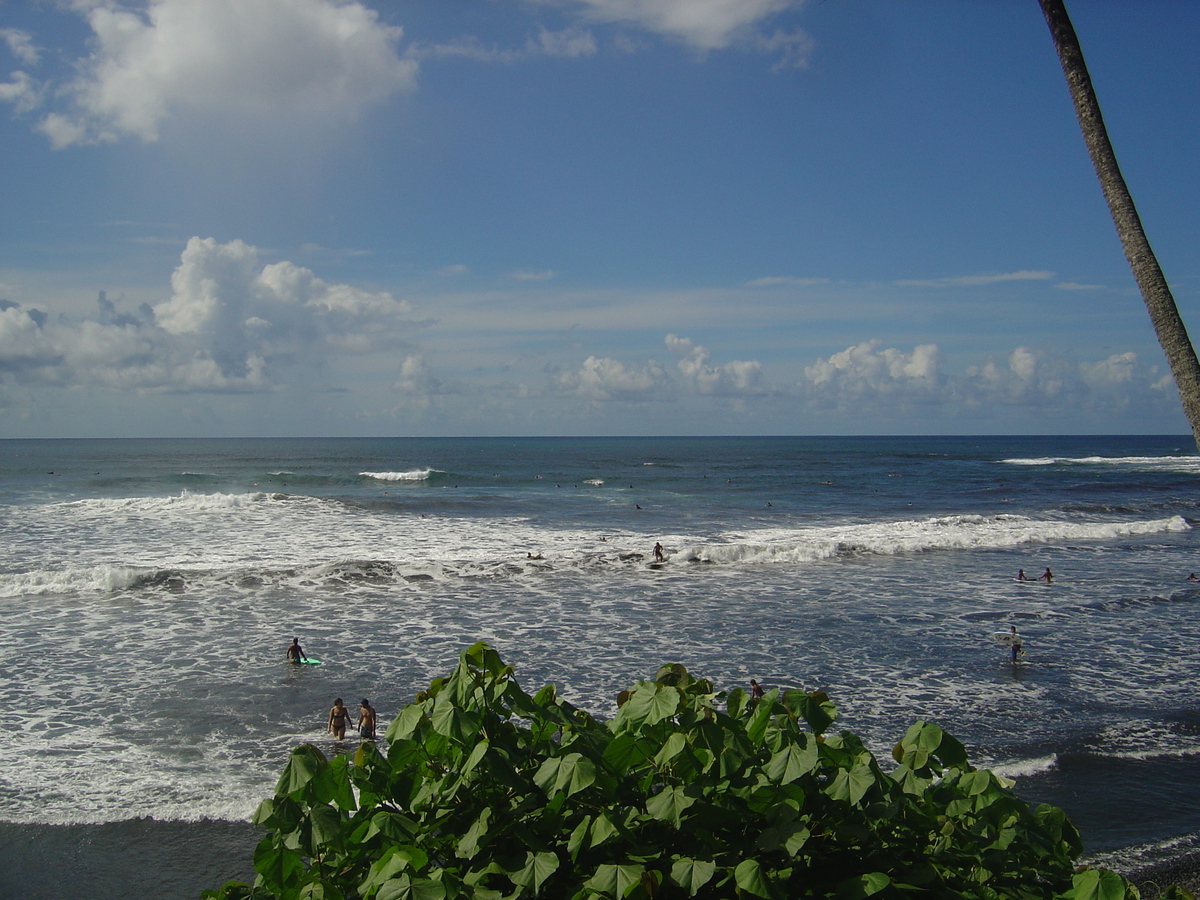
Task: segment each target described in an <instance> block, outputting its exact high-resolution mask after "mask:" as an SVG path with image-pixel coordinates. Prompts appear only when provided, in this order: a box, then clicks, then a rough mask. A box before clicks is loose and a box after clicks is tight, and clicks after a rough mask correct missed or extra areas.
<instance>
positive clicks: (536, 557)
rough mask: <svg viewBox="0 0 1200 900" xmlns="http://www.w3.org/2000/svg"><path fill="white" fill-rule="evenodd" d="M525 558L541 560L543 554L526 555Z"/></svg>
mask: <svg viewBox="0 0 1200 900" xmlns="http://www.w3.org/2000/svg"><path fill="white" fill-rule="evenodd" d="M525 558H526V559H541V558H542V554H540V553H526V554H525Z"/></svg>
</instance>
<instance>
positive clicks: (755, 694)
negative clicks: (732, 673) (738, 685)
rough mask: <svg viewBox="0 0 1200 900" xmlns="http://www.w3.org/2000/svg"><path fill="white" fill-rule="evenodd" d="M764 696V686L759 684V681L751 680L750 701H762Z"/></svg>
mask: <svg viewBox="0 0 1200 900" xmlns="http://www.w3.org/2000/svg"><path fill="white" fill-rule="evenodd" d="M762 696H763V688H762V685H761V684H759V683H758V682H757V681H755V680H754V679H753V678H751V679H750V699H751V700H761V699H762Z"/></svg>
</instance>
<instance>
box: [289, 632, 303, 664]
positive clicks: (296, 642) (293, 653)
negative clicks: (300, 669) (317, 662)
mask: <svg viewBox="0 0 1200 900" xmlns="http://www.w3.org/2000/svg"><path fill="white" fill-rule="evenodd" d="M305 659H308V657H307V656H305V655H304V649H303V648H302V647H301V646H300V638H297V637H294V638H292V643H291V645H290V646H289V647H288V648H287V661H288V662H290V663H296V664H297V665H299V664H300V662H301V661H302V660H305Z"/></svg>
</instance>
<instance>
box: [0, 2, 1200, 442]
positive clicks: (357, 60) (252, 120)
mask: <svg viewBox="0 0 1200 900" xmlns="http://www.w3.org/2000/svg"><path fill="white" fill-rule="evenodd" d="M1030 5H1031V7H1032V8H1033V11H1032V13H1030V12H1029V11H1028V10H1022V11H1021V12H1020V13H1017V12H1014V11H1012V10H984V11H980V10H976V11H971V12H964V11H962V10H961V9H959V10H958V12H956V13H955V16H954V18H955V21H954V22H953V23H952V24H953V26H954V28H957V29H959V30H960V31H961V32H966V33H968V34H974V35H983V34H992V33H994V32H996V30H997V29H1006V30H1005V31H1003V32H1002V36H1003V37H1004V38H1006V39H1008V41H1007V43H1005V42H1003V41H1001V42H999V43H1000V45H999V46H996V47H994V48H993V53H994V55H993V56H991V57H989V58H988V62H990V64H991V65H992V66H993V67H994V68H996V69H997V71H992V72H989V71H988V70H987V66H986V65H982V66H980V67H979V71H978V72H975V73H973V74H968V70H966V69H962V68H961V67H960V66H961V64H962V62H963V60H965V59H966V58H967V57H969V56H970V55H971V54H968V53H965V51H964V55H963V57H962V60H960V59H958V58H954V56H953V53H952V52H951V50H950V49H948V45H946V44H943V43H939V42H948V41H951V40H952V39H953V38H954V37H955V33H954V31H953V29H951V28H949V27H948V26H946V24H945V23H944V22H943V23H940V24H939V23H937V22H935V20H936V19H937V18H938V10H937V9H934V10H932V15H928V14H926V16H925V18H922V17H921V16H922V14H921V13H919V12H900V11H896V10H890V11H881V10H878V9H876V8H875V7H873V6H864V5H863V4H858V3H850V4H849V7H847V8H841V7H839V8H838V9H829V8H825V7H821V8H819V9H818V8H816V7H814V6H813V5H809V4H805V3H802V2H795V0H528V2H515V0H514V2H511V3H464V4H460V5H455V6H454V7H453V8H448V7H447V6H446V5H444V4H438V3H436V2H434V0H425V2H416V3H413V4H411V5H409V6H406V7H401V8H392V7H385V6H381V5H376V4H368V3H363V2H337V0H257V2H255V3H253V4H246V3H244V2H239V0H149V2H115V0H75V2H73V3H70V4H64V5H60V6H56V7H41V8H31V9H28V10H21V11H17V10H14V9H13V8H11V7H0V38H2V39H3V50H2V51H0V56H3V55H4V54H6V55H7V59H6V60H5V61H6V62H7V63H8V65H7V71H8V75H7V77H6V78H5V79H4V80H3V81H0V103H4V104H6V105H7V107H8V109H9V111H10V117H9V119H8V121H7V122H5V123H4V124H3V127H4V128H5V129H6V137H7V138H9V141H8V143H9V144H11V145H13V146H14V147H15V148H16V150H15V152H14V154H13V164H12V165H10V166H8V167H7V168H8V170H9V174H8V176H6V182H5V183H6V188H8V193H9V195H10V196H15V198H16V200H17V201H18V202H17V203H16V204H10V207H13V208H10V209H9V211H8V212H6V213H4V216H5V219H4V233H5V235H6V236H5V238H4V240H3V241H0V436H8V437H18V436H37V435H47V436H70V435H89V434H114V435H120V434H255V433H262V434H505V433H530V434H553V433H563V434H587V433H629V434H641V433H645V434H652V433H739V432H745V433H882V432H910V433H911V432H925V433H938V432H960V433H962V432H967V433H970V432H992V431H1001V432H1003V431H1017V432H1064V431H1068V432H1069V431H1080V432H1089V431H1091V432H1102V431H1180V432H1182V431H1185V430H1186V425H1185V423H1184V420H1183V417H1182V414H1181V412H1180V411H1179V408H1178V406H1179V403H1178V398H1177V395H1176V394H1175V391H1174V386H1173V384H1172V383H1171V380H1170V377H1169V375H1168V374H1167V373H1166V368H1165V364H1164V363H1163V362H1162V361H1161V354H1160V353H1158V352H1157V349H1156V347H1155V345H1154V343H1153V336H1152V333H1151V332H1150V331H1149V328H1148V325H1147V324H1146V323H1145V322H1144V321H1143V320H1144V319H1145V314H1144V311H1143V310H1142V309H1141V308H1140V300H1139V298H1137V296H1136V293H1135V292H1134V291H1133V290H1132V289H1131V282H1130V279H1129V277H1128V273H1127V271H1124V270H1123V265H1124V263H1123V260H1121V258H1120V254H1119V250H1116V248H1115V241H1113V240H1112V238H1111V234H1110V232H1111V224H1109V223H1107V222H1106V221H1105V220H1104V219H1103V218H1099V217H1098V214H1097V207H1098V203H1099V200H1098V198H1099V191H1098V188H1096V187H1095V186H1094V184H1093V183H1090V169H1088V168H1087V161H1086V156H1084V155H1082V147H1081V144H1080V145H1079V146H1075V144H1079V138H1078V133H1077V131H1076V130H1075V125H1074V121H1073V119H1070V118H1063V116H1064V115H1069V112H1070V110H1069V103H1068V102H1067V101H1066V100H1065V88H1063V86H1062V85H1061V76H1059V77H1058V80H1057V81H1056V80H1054V78H1053V76H1054V71H1055V67H1056V65H1057V63H1056V61H1055V60H1054V58H1053V51H1052V48H1050V47H1049V39H1048V37H1047V36H1046V35H1045V34H1044V33H1041V32H1038V31H1037V30H1036V29H1037V28H1039V27H1040V28H1042V29H1043V30H1044V25H1043V24H1041V23H1040V19H1039V17H1038V14H1037V10H1036V4H1030ZM934 6H935V7H936V4H935V5H934ZM956 9H957V8H956ZM1148 9H1149V10H1150V13H1151V18H1152V19H1153V20H1154V22H1161V21H1163V20H1169V21H1172V22H1173V23H1174V24H1175V26H1176V32H1177V36H1178V40H1179V44H1180V52H1181V53H1182V52H1183V51H1184V49H1185V48H1186V43H1187V38H1188V36H1189V35H1193V34H1200V14H1198V13H1197V12H1196V11H1194V10H1187V11H1181V10H1179V9H1178V8H1177V7H1175V6H1173V5H1170V4H1162V5H1161V6H1160V5H1159V4H1157V3H1152V4H1150V5H1149V7H1148ZM18 12H19V13H21V14H20V15H18V14H17V13H18ZM927 12H928V11H927ZM941 12H945V10H941ZM1091 15H1092V19H1091V20H1087V19H1085V20H1084V23H1083V24H1084V28H1092V29H1093V30H1092V31H1091V32H1090V34H1093V35H1096V36H1098V38H1100V39H1102V40H1098V41H1097V46H1098V48H1099V51H1098V56H1099V58H1100V59H1101V60H1103V61H1104V62H1106V63H1108V62H1110V53H1109V52H1108V49H1109V47H1110V45H1111V46H1112V47H1114V48H1115V47H1117V46H1118V44H1120V42H1119V41H1118V40H1117V38H1118V37H1123V39H1124V43H1123V44H1120V49H1121V50H1122V51H1123V52H1124V53H1125V55H1127V56H1129V57H1130V59H1129V61H1127V62H1126V63H1123V64H1122V66H1121V68H1120V70H1119V74H1120V75H1121V76H1122V77H1125V76H1128V77H1131V78H1132V77H1134V76H1133V75H1129V74H1128V73H1129V72H1130V71H1132V70H1133V69H1134V68H1135V67H1136V64H1137V61H1138V59H1139V58H1140V57H1139V50H1141V46H1140V45H1136V46H1134V47H1133V48H1132V50H1131V47H1130V42H1131V39H1130V37H1129V32H1128V30H1127V29H1126V31H1125V32H1124V33H1123V35H1111V34H1110V33H1109V32H1110V31H1111V30H1112V29H1114V28H1115V25H1114V24H1113V23H1120V24H1121V25H1122V26H1124V25H1125V21H1126V19H1127V18H1128V14H1127V13H1126V12H1124V11H1122V10H1120V9H1119V8H1118V7H1117V6H1116V5H1111V6H1110V5H1104V4H1102V5H1101V7H1100V8H1099V9H1098V10H1096V9H1094V10H1092V11H1091ZM856 16H857V17H858V18H857V19H856V18H855V17H856ZM1178 18H1182V19H1183V24H1182V25H1180V24H1179V22H1176V21H1175V19H1178ZM1079 24H1080V23H1078V22H1077V25H1079ZM1027 30H1028V31H1029V32H1030V33H1029V34H1026V33H1025V32H1026V31H1027ZM1081 31H1083V29H1081ZM914 35H919V36H920V37H921V39H922V40H923V41H924V42H925V43H926V45H934V46H935V47H939V48H944V49H946V53H947V54H948V55H949V56H948V58H947V59H941V58H939V57H938V54H937V53H933V54H931V53H930V50H929V46H914V44H913V42H912V40H911V39H912V38H913V36H914ZM1083 37H1084V41H1085V52H1087V51H1088V49H1089V47H1088V42H1087V39H1088V37H1089V33H1087V32H1085V33H1083ZM1150 37H1155V38H1156V39H1159V38H1161V35H1150V34H1147V38H1146V42H1147V45H1148V44H1149V43H1150ZM1105 38H1106V39H1107V40H1103V39H1105ZM1144 52H1146V53H1150V52H1151V49H1150V48H1149V47H1148V46H1147V48H1146V49H1145V51H1144ZM1160 52H1161V49H1160ZM931 55H932V56H933V57H934V58H933V59H932V60H931V59H930V56H931ZM1117 58H1119V54H1117V53H1116V52H1115V49H1114V50H1113V52H1112V53H1111V59H1117ZM1114 65H1115V64H1114ZM1179 65H1180V66H1190V67H1191V68H1192V69H1194V68H1195V67H1196V64H1195V62H1194V61H1193V60H1191V59H1190V57H1189V58H1187V59H1186V60H1184V59H1183V58H1182V57H1181V61H1180V63H1179ZM856 66H857V68H856ZM1002 66H1006V67H1008V70H1007V71H1005V70H1004V69H1002V68H1001V67H1002ZM948 71H951V72H954V73H956V74H957V75H958V77H959V78H960V79H961V80H962V81H964V84H963V85H962V86H961V88H960V87H958V86H949V84H948V82H947V81H946V73H947V72H948ZM1102 71H1104V70H1102ZM1137 77H1140V78H1144V77H1146V76H1145V75H1144V73H1140V74H1139V75H1138V76H1137ZM1179 77H1180V76H1179V75H1178V74H1176V76H1175V78H1176V79H1178V78H1179ZM874 79H878V83H879V84H882V83H884V81H885V80H887V81H888V83H891V82H893V81H894V82H897V85H896V87H895V88H894V89H893V88H889V89H888V90H889V91H894V93H892V94H891V95H890V96H889V97H886V98H883V100H880V99H879V98H878V97H877V96H875V95H876V94H877V93H878V92H879V90H880V88H879V87H878V84H874V85H872V84H868V83H867V82H870V81H873V80H874ZM1114 80H1115V79H1114ZM1164 80H1165V76H1164ZM1171 80H1172V81H1174V80H1175V79H1171ZM1182 80H1183V81H1185V82H1186V81H1187V79H1186V78H1183V79H1182ZM1101 86H1102V87H1103V85H1101ZM981 91H982V92H983V93H984V95H985V96H987V95H988V92H992V94H991V96H992V101H993V102H995V103H997V104H999V103H1000V102H1001V99H1003V98H1005V97H1007V96H1008V95H1007V94H1006V93H1005V92H1007V91H1015V92H1016V94H1017V95H1019V97H1020V99H1021V102H1022V103H1024V104H1025V106H1024V107H1023V108H1021V109H1020V110H1019V111H1017V112H1016V113H1013V114H1011V115H1005V116H1000V117H999V118H1000V121H998V122H997V123H994V128H995V129H998V130H995V131H992V130H989V128H988V127H985V126H984V125H983V124H980V123H978V122H976V121H975V120H972V119H969V118H963V116H966V115H967V114H968V113H970V112H971V111H973V110H977V109H978V104H979V95H980V92H981ZM1179 91H1180V92H1181V93H1186V85H1183V86H1180V87H1179ZM922 92H923V93H922ZM1009 99H1010V100H1011V97H1009ZM1104 99H1105V98H1104V96H1103V95H1102V97H1101V101H1102V103H1103V102H1104ZM1121 100H1122V98H1121V96H1120V94H1119V93H1118V103H1117V104H1116V109H1117V115H1116V118H1117V120H1118V123H1120V122H1121V121H1122V116H1130V115H1132V113H1131V112H1129V108H1131V107H1135V106H1137V104H1138V102H1139V101H1137V100H1136V99H1134V100H1130V101H1129V102H1128V103H1127V104H1126V103H1123V102H1121ZM893 101H894V102H895V104H896V106H895V108H891V106H889V104H891V103H893ZM1141 102H1142V105H1143V106H1144V105H1145V103H1144V99H1143V100H1142V101H1141ZM1162 102H1163V103H1164V104H1168V105H1170V107H1171V109H1172V110H1173V111H1174V112H1175V113H1176V116H1175V118H1174V119H1173V121H1174V122H1175V124H1176V125H1177V126H1178V128H1177V130H1178V132H1179V134H1178V136H1177V138H1176V141H1175V144H1177V147H1176V146H1175V144H1170V142H1160V143H1159V144H1157V145H1155V144H1154V143H1153V142H1152V141H1150V140H1149V139H1147V140H1146V143H1145V145H1144V147H1145V149H1144V153H1145V154H1147V157H1146V158H1147V159H1150V158H1153V159H1155V160H1156V161H1158V159H1159V156H1162V155H1164V154H1168V155H1171V160H1169V161H1168V164H1165V165H1158V166H1157V167H1156V171H1158V172H1159V173H1160V174H1161V176H1162V182H1161V186H1160V182H1159V181H1157V180H1155V179H1153V178H1150V177H1149V176H1146V175H1143V176H1142V177H1143V178H1144V179H1145V183H1146V184H1148V185H1149V190H1148V194H1149V196H1150V198H1151V211H1152V215H1151V216H1149V217H1148V220H1149V221H1150V222H1151V223H1153V221H1154V216H1153V214H1154V213H1157V214H1158V215H1159V216H1160V217H1161V219H1162V220H1163V221H1165V222H1168V223H1170V224H1172V225H1175V226H1178V227H1177V228H1175V232H1177V233H1173V234H1172V235H1171V237H1170V238H1169V240H1168V241H1167V251H1166V253H1165V254H1164V255H1165V257H1166V259H1165V262H1167V263H1168V265H1169V264H1170V263H1171V262H1175V263H1176V264H1177V271H1178V272H1179V273H1180V274H1179V276H1178V280H1179V288H1177V294H1178V297H1177V298H1178V299H1179V300H1180V305H1181V308H1183V310H1184V313H1185V316H1186V315H1187V313H1188V310H1189V308H1194V306H1195V305H1196V300H1197V299H1198V298H1197V291H1198V289H1197V284H1198V281H1197V279H1196V274H1197V271H1196V259H1195V255H1194V253H1195V251H1194V248H1195V246H1196V244H1194V243H1193V244H1191V245H1190V246H1189V245H1188V241H1189V240H1193V239H1194V238H1195V237H1196V235H1197V228H1196V223H1195V221H1194V219H1195V216H1194V213H1193V212H1192V210H1193V209H1194V202H1193V204H1192V205H1191V206H1189V204H1188V203H1187V202H1186V201H1187V199H1188V196H1189V195H1188V191H1189V190H1190V191H1193V192H1194V191H1195V189H1196V186H1197V181H1196V178H1195V176H1194V175H1185V176H1182V180H1181V176H1180V175H1179V173H1180V172H1182V171H1184V168H1185V166H1187V165H1190V164H1188V163H1186V162H1185V156H1186V152H1187V149H1186V148H1187V147H1190V146H1191V144H1190V141H1191V140H1192V138H1194V137H1195V136H1197V134H1200V116H1197V113H1196V107H1195V104H1194V100H1193V103H1192V105H1191V106H1190V107H1187V108H1184V109H1182V110H1181V109H1180V108H1179V104H1180V100H1179V99H1178V96H1177V95H1176V94H1172V95H1170V97H1168V98H1167V99H1164V100H1163V101H1162ZM787 104H794V105H795V106H796V107H798V109H799V114H798V113H797V110H796V109H791V108H789V106H788V105H787ZM884 106H889V108H887V109H884V108H883V107H884ZM931 108H932V109H931ZM1026 119H1028V120H1030V121H1029V122H1028V124H1025V123H1024V120H1026ZM1050 122H1052V123H1053V127H1052V128H1049V127H1048V125H1047V123H1050ZM1026 129H1027V130H1026ZM1047 133H1048V134H1050V135H1051V136H1050V137H1047V136H1046V135H1047ZM1034 134H1036V135H1037V136H1038V137H1037V140H1039V141H1041V142H1042V143H1043V144H1044V145H1052V151H1047V147H1046V146H1044V147H1043V148H1042V150H1043V152H1042V153H1041V154H1040V155H1039V154H1036V153H1034V152H1032V151H1031V149H1030V141H1031V137H1030V135H1034ZM955 142H957V145H958V147H960V148H961V149H959V150H952V151H950V152H949V155H947V151H946V150H945V145H946V144H947V143H951V144H953V143H955ZM989 142H991V143H989ZM993 143H994V144H996V145H997V146H995V147H994V148H993V147H992V146H991V144H993ZM1130 146H1132V147H1133V148H1134V150H1133V152H1132V154H1131V155H1132V156H1133V158H1134V160H1135V163H1138V162H1140V161H1141V159H1142V156H1141V154H1142V153H1143V145H1142V144H1139V143H1137V142H1136V141H1132V142H1131V144H1130ZM1014 147H1019V148H1021V149H1022V151H1023V156H1019V155H1015V154H1013V153H1012V148H1014ZM1119 149H1120V148H1119ZM1149 154H1157V155H1156V156H1149ZM1176 154H1177V155H1178V158H1176ZM926 157H929V158H928V159H926ZM997 160H1002V162H997ZM243 166H244V171H243ZM1148 168H1149V167H1148ZM933 173H937V179H938V180H937V181H930V180H929V179H930V178H931V177H932V175H933ZM1188 178H1190V179H1191V180H1190V181H1189V180H1187V179H1188ZM989 179H991V180H994V182H995V183H994V184H992V183H991V180H989ZM1092 180H1094V179H1092ZM943 182H945V183H943ZM1134 187H1135V194H1136V193H1137V187H1138V185H1137V184H1135V185H1134ZM1191 199H1192V200H1193V201H1194V200H1195V197H1194V194H1193V195H1192V196H1191ZM16 206H20V208H21V210H22V211H21V212H17V211H16V208H15V207H16ZM1100 215H1102V210H1101V211H1100ZM1081 223H1086V224H1081ZM1151 231H1152V232H1153V231H1154V229H1153V227H1151ZM1153 238H1154V234H1153V233H1152V239H1153ZM1169 274H1170V273H1169ZM1180 288H1181V289H1180Z"/></svg>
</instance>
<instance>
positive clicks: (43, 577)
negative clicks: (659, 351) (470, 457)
mask: <svg viewBox="0 0 1200 900" xmlns="http://www.w3.org/2000/svg"><path fill="white" fill-rule="evenodd" d="M77 502H79V503H82V504H92V505H94V507H95V508H96V510H97V511H102V512H103V513H104V517H105V518H108V517H110V515H111V512H112V511H113V510H115V509H121V510H124V511H125V512H126V513H128V511H129V510H130V509H133V510H138V511H140V512H142V513H145V514H146V515H147V517H148V518H153V514H154V513H155V512H160V513H161V512H162V510H163V507H164V506H165V507H170V508H172V509H173V510H174V511H176V512H177V513H178V512H182V513H183V514H184V515H182V516H179V515H176V516H173V517H168V518H170V526H171V527H170V528H168V529H166V531H167V537H166V538H165V539H164V541H163V547H164V549H163V550H162V551H161V553H160V555H159V559H158V561H153V560H151V559H150V558H148V557H147V556H144V555H143V556H141V557H140V558H139V556H137V555H131V556H128V557H126V558H125V559H121V560H112V561H110V560H102V561H100V562H99V563H98V564H94V565H86V564H85V563H84V561H83V559H82V558H78V557H77V558H75V559H74V560H73V562H72V564H67V565H63V564H62V562H61V561H60V560H54V561H52V562H50V561H47V562H43V563H41V564H33V565H29V566H28V568H24V567H22V570H21V571H11V570H10V572H8V573H0V597H14V596H23V595H44V594H52V593H60V592H71V593H96V592H99V593H111V592H114V591H123V590H142V589H145V590H161V591H178V590H182V589H183V587H184V586H185V585H187V584H189V583H193V582H212V581H216V582H218V583H221V584H227V585H230V586H232V587H234V588H238V587H242V586H246V585H251V584H261V583H273V584H279V585H285V584H289V583H292V582H294V581H297V580H298V581H300V582H304V581H305V580H307V581H309V582H313V583H317V584H323V585H328V586H331V587H336V586H338V585H356V584H381V583H394V584H400V583H403V582H417V581H428V580H452V579H475V578H513V577H526V576H529V577H534V576H540V575H545V574H547V573H551V572H556V571H584V570H586V571H589V572H596V571H602V570H604V569H606V568H607V569H611V570H614V571H616V570H625V569H629V568H631V567H632V568H637V567H642V566H644V565H646V564H648V563H649V560H650V556H649V552H648V551H647V549H646V548H648V547H649V546H651V545H652V544H653V543H654V541H655V540H656V539H657V538H655V537H653V536H651V535H648V534H639V533H635V532H623V533H617V534H612V533H610V534H609V535H608V536H606V537H603V538H600V537H597V536H596V535H595V534H592V533H585V532H582V531H578V530H552V529H546V528H541V527H538V526H537V525H536V524H534V523H531V522H527V521H524V520H519V519H504V520H499V519H495V518H491V517H489V518H486V519H484V518H461V517H459V518H455V517H436V516H434V517H428V518H426V517H424V516H412V515H409V516H403V517H400V516H375V515H372V514H370V513H362V512H361V511H355V510H352V509H351V508H350V507H348V506H347V505H346V504H342V503H338V502H336V501H318V500H313V499H312V498H305V497H295V496H291V495H267V494H254V495H187V494H185V495H183V496H181V497H176V498H170V499H165V500H164V499H156V500H119V501H118V500H89V501H77ZM277 504H278V505H279V509H278V510H276V509H275V505H277ZM241 507H249V508H252V509H256V510H258V511H259V512H260V513H263V514H264V515H265V519H264V517H263V516H261V515H260V516H255V517H251V520H250V521H247V520H246V514H245V513H242V512H241V509H240V508H241ZM197 510H207V511H210V512H211V511H216V512H217V513H221V514H218V515H215V517H209V516H202V515H200V514H199V513H198V512H197ZM229 510H233V511H234V513H236V514H235V515H232V516H229V515H224V514H223V513H224V512H226V511H229ZM129 518H130V519H131V520H132V522H133V524H134V526H135V529H134V533H133V534H134V538H136V537H138V536H141V535H144V534H145V529H146V526H144V525H141V521H140V517H137V516H131V517H129ZM210 518H212V521H208V519H210ZM197 520H204V528H205V529H206V530H204V531H203V532H202V533H201V534H200V536H199V537H195V536H193V537H192V539H191V543H190V544H189V545H188V546H187V548H186V550H182V549H180V547H181V546H182V545H181V540H182V534H181V531H182V529H183V528H185V527H188V526H189V525H195V523H196V522H197ZM196 527H199V526H196ZM264 527H265V528H269V529H270V530H271V531H272V532H273V534H274V540H275V543H274V544H270V545H268V544H267V543H265V542H264V541H265V539H264V538H262V536H261V532H262V529H263V528H264ZM1190 528H1191V526H1190V525H1189V524H1188V523H1187V522H1186V521H1185V520H1184V519H1183V518H1182V517H1179V516H1173V517H1169V518H1164V519H1155V520H1150V521H1142V522H1138V521H1134V522H1069V521H1047V520H1036V519H1031V518H1027V517H1024V516H1014V515H1001V516H978V515H969V516H944V517H937V518H929V519H920V520H902V521H898V522H879V523H871V524H862V525H845V526H821V527H810V528H800V529H762V530H757V531H751V532H743V533H735V534H727V535H714V536H713V538H711V539H707V540H705V539H698V538H697V537H695V536H687V535H674V536H666V535H664V536H661V540H662V542H663V543H664V545H665V547H666V550H667V564H668V565H670V566H672V568H674V567H680V569H681V570H682V571H684V572H687V571H698V568H697V567H703V568H707V567H709V566H716V567H729V568H741V567H747V566H758V565H764V564H765V565H789V564H791V565H794V564H816V563H821V562H826V561H837V560H845V559H856V558H859V559H861V558H869V557H871V556H880V557H891V556H899V555H917V554H922V553H934V552H945V551H956V550H967V551H976V550H983V551H986V550H996V549H1006V548H1013V547H1018V546H1022V545H1027V544H1042V545H1047V544H1074V543H1079V542H1100V543H1102V542H1105V541H1113V540H1120V539H1122V538H1128V537H1133V536H1144V535H1154V534H1165V533H1172V532H1185V531H1188V530H1190ZM243 545H245V546H243ZM526 548H536V549H537V553H536V554H535V553H533V552H532V551H527V549H526ZM110 549H111V548H110ZM124 552H126V553H130V554H145V553H146V551H145V548H144V541H143V542H142V543H138V542H136V541H135V540H134V539H133V538H130V539H128V541H127V543H126V545H125V550H124ZM1188 596H1189V597H1190V596H1191V595H1190V594H1189V595H1188Z"/></svg>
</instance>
